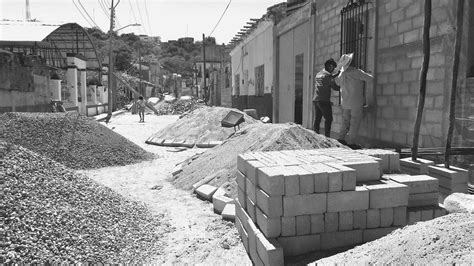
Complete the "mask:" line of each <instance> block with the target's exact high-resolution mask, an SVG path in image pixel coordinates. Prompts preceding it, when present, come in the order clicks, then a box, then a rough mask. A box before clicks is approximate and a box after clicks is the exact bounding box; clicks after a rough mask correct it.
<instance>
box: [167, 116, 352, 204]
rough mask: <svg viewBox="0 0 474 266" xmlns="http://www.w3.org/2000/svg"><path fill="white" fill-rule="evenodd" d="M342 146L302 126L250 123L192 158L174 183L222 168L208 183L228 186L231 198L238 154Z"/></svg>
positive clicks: (193, 180) (183, 184)
mask: <svg viewBox="0 0 474 266" xmlns="http://www.w3.org/2000/svg"><path fill="white" fill-rule="evenodd" d="M331 147H343V145H342V144H340V143H339V142H338V141H336V140H334V139H331V138H326V137H325V136H324V135H319V134H316V133H314V132H313V131H310V130H307V129H305V128H303V127H302V126H300V125H295V124H292V123H287V124H263V123H254V124H250V125H248V126H247V127H245V128H242V130H239V131H237V133H235V134H234V135H233V136H231V137H230V138H228V139H227V140H225V141H224V143H222V144H221V145H219V146H216V147H214V148H212V149H210V150H207V151H206V152H204V153H202V154H200V155H198V156H195V157H192V158H190V159H189V160H188V161H187V162H185V163H184V164H183V168H182V169H183V171H182V172H181V173H180V174H178V175H177V176H175V179H174V180H173V183H174V184H175V185H176V186H177V187H180V188H184V189H190V188H191V186H192V185H193V184H194V183H196V182H197V181H199V180H201V179H203V178H205V177H206V176H208V175H210V174H213V173H217V172H219V171H222V172H221V173H222V174H221V175H219V176H218V177H216V178H215V179H213V180H211V181H210V182H209V184H211V185H214V186H223V187H225V188H226V189H227V190H228V192H229V194H230V195H231V196H232V197H236V196H237V191H236V188H237V185H236V183H235V174H236V171H237V155H238V154H240V153H245V152H250V151H277V150H297V149H319V148H331Z"/></svg>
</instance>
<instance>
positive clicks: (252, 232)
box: [241, 220, 262, 263]
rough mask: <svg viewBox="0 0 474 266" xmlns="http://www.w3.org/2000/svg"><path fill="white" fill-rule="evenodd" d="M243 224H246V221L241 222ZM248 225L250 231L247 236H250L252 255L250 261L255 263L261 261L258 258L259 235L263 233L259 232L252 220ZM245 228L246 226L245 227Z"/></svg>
mask: <svg viewBox="0 0 474 266" xmlns="http://www.w3.org/2000/svg"><path fill="white" fill-rule="evenodd" d="M241 222H242V224H244V223H245V222H244V221H241ZM247 225H248V228H249V229H248V230H247V234H248V242H249V252H248V253H249V255H250V259H251V260H252V261H253V262H254V263H255V261H257V262H258V261H259V260H260V257H259V256H258V254H257V235H258V234H262V232H260V230H258V228H257V226H256V225H255V224H254V223H253V222H252V221H251V220H248V221H247ZM244 228H245V226H244Z"/></svg>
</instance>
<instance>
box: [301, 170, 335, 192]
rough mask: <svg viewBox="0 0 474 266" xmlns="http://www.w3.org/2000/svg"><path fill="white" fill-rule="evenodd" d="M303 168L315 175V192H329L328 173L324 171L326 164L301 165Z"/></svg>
mask: <svg viewBox="0 0 474 266" xmlns="http://www.w3.org/2000/svg"><path fill="white" fill-rule="evenodd" d="M301 167H302V168H303V169H305V170H307V171H308V172H310V173H311V174H312V175H313V180H314V192H316V193H323V192H328V191H329V179H328V173H327V172H325V171H324V169H325V168H326V167H327V166H325V165H324V164H321V163H319V164H314V165H301Z"/></svg>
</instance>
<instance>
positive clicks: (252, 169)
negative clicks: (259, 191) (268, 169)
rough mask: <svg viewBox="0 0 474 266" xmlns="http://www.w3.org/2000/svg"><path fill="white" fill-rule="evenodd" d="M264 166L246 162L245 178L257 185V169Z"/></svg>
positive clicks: (259, 163) (254, 162) (255, 162)
mask: <svg viewBox="0 0 474 266" xmlns="http://www.w3.org/2000/svg"><path fill="white" fill-rule="evenodd" d="M264 166H265V165H264V164H263V163H261V162H260V161H247V163H246V164H245V176H246V177H247V178H248V179H250V181H252V183H254V184H258V181H257V169H258V168H260V167H264Z"/></svg>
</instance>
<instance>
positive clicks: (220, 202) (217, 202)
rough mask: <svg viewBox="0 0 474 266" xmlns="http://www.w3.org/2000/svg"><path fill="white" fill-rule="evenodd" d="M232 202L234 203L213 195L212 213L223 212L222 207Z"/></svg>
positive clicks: (227, 198)
mask: <svg viewBox="0 0 474 266" xmlns="http://www.w3.org/2000/svg"><path fill="white" fill-rule="evenodd" d="M233 202H234V200H233V199H231V198H229V197H226V196H223V195H216V194H214V196H212V205H213V208H214V212H215V213H217V214H221V213H222V211H223V210H224V207H225V206H226V205H227V204H229V203H233Z"/></svg>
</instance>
